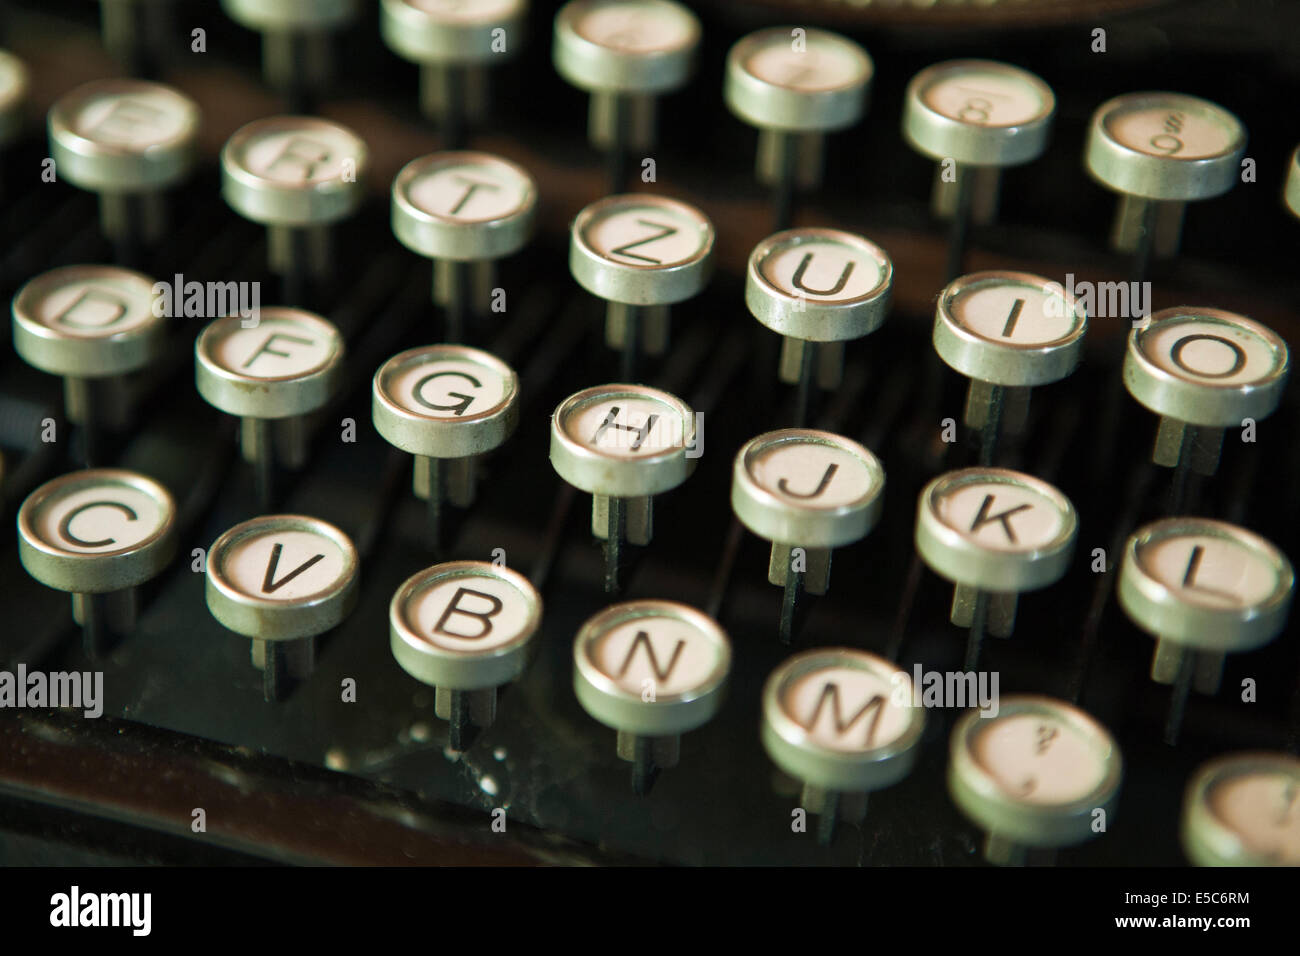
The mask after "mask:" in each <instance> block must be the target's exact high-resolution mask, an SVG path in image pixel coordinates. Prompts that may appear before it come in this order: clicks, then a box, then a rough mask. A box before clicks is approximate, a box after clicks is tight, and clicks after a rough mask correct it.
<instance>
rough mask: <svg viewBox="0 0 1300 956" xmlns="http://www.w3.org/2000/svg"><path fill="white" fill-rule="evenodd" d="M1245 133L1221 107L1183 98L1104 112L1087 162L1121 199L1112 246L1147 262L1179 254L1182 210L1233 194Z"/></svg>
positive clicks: (1118, 104)
mask: <svg viewBox="0 0 1300 956" xmlns="http://www.w3.org/2000/svg"><path fill="white" fill-rule="evenodd" d="M1245 153H1246V130H1245V128H1244V127H1243V126H1242V125H1241V123H1240V121H1238V119H1237V117H1235V116H1233V115H1232V114H1231V113H1229V112H1228V111H1227V110H1225V109H1223V107H1221V106H1216V105H1215V104H1213V103H1210V102H1207V101H1206V100H1202V99H1197V98H1196V97H1194V96H1184V95H1183V94H1181V93H1129V94H1127V95H1125V96H1118V97H1116V98H1115V99H1112V100H1108V101H1106V102H1105V103H1103V104H1102V105H1101V106H1099V107H1098V108H1097V111H1096V112H1095V113H1093V116H1092V126H1091V128H1090V129H1089V130H1088V143H1087V146H1086V147H1085V149H1084V161H1085V164H1086V165H1087V168H1088V172H1089V173H1090V174H1091V176H1092V177H1093V178H1094V179H1095V180H1097V181H1098V182H1099V183H1101V184H1102V185H1103V186H1105V187H1106V188H1107V189H1110V190H1112V191H1114V192H1117V193H1119V194H1120V196H1121V202H1120V205H1119V208H1118V210H1117V211H1116V217H1115V225H1114V229H1113V230H1112V232H1111V244H1112V245H1113V246H1114V247H1115V248H1116V249H1118V250H1120V251H1122V252H1135V253H1136V254H1137V255H1138V257H1139V264H1140V265H1141V266H1142V269H1140V270H1139V271H1143V270H1144V268H1145V263H1146V260H1147V258H1148V257H1149V256H1150V255H1151V254H1152V253H1154V254H1155V255H1158V256H1172V255H1173V254H1174V253H1175V252H1176V251H1177V249H1178V237H1179V233H1180V232H1181V230H1182V221H1183V208H1184V205H1185V204H1186V203H1187V202H1190V201H1193V200H1198V199H1210V198H1212V197H1214V196H1219V195H1222V194H1223V193H1226V192H1227V191H1228V190H1229V189H1231V188H1232V186H1233V184H1234V183H1235V182H1236V181H1237V177H1238V176H1240V175H1241V159H1242V157H1243V156H1244V155H1245Z"/></svg>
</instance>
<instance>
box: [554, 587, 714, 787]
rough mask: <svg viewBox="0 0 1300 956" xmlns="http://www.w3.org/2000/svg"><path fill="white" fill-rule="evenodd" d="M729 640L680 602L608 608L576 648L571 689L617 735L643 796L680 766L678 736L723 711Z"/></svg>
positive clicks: (632, 603)
mask: <svg viewBox="0 0 1300 956" xmlns="http://www.w3.org/2000/svg"><path fill="white" fill-rule="evenodd" d="M730 670H731V642H730V641H729V640H728V639H727V635H726V633H724V632H723V630H722V628H720V627H719V626H718V625H717V623H716V622H715V621H714V620H713V619H712V618H710V617H707V616H706V615H704V614H702V613H700V612H699V611H697V610H696V609H695V608H693V607H690V606H688V605H685V604H678V603H677V602H676V601H654V600H644V601H628V602H626V603H623V604H611V605H610V606H609V607H607V608H605V610H603V611H601V612H600V613H598V614H596V615H595V616H594V617H592V618H590V619H589V620H588V621H587V622H586V623H585V624H583V625H582V628H581V629H580V630H579V631H578V636H577V637H576V638H575V640H574V642H573V690H574V693H576V694H577V697H578V702H579V703H580V704H582V707H583V709H584V710H585V711H586V712H587V713H588V714H590V715H591V716H592V717H594V718H595V719H596V720H598V721H600V722H601V723H602V724H604V725H605V726H607V727H612V728H613V729H614V730H616V731H618V756H619V757H620V758H621V759H623V760H626V761H629V762H630V763H631V764H632V791H633V792H634V793H636V794H637V795H638V796H645V795H646V794H648V793H649V792H650V788H651V787H653V786H654V781H655V778H656V776H657V775H658V772H659V771H660V770H666V769H668V768H670V767H674V766H676V765H677V762H678V759H679V757H680V753H681V737H682V734H684V733H686V732H687V731H691V730H695V729H696V728H698V727H700V726H702V725H704V724H705V723H707V722H708V721H709V720H711V719H712V718H713V715H714V714H716V713H717V712H718V709H719V708H720V707H721V706H722V700H723V696H724V692H725V689H726V682H727V677H728V674H729V673H730Z"/></svg>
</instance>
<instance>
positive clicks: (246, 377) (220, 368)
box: [194, 308, 344, 508]
mask: <svg viewBox="0 0 1300 956" xmlns="http://www.w3.org/2000/svg"><path fill="white" fill-rule="evenodd" d="M343 350H344V349H343V337H342V336H341V335H340V334H339V331H338V329H336V328H335V327H334V326H333V325H332V324H331V323H329V322H327V321H325V320H324V319H322V318H321V317H320V316H318V315H313V314H312V313H310V312H303V311H302V310H300V309H285V308H263V309H261V310H260V313H259V315H258V317H257V318H256V319H255V320H249V319H244V318H242V317H240V316H227V317H226V318H223V319H217V320H216V321H215V322H212V323H211V324H209V325H208V326H207V327H206V328H205V329H204V330H203V331H202V332H201V333H200V334H199V337H198V340H197V341H196V342H195V344H194V360H195V382H196V384H197V386H198V390H199V394H200V395H202V396H203V398H204V399H205V400H207V402H208V403H209V404H211V405H213V406H214V407H216V408H219V409H220V410H221V411H223V412H226V413H227V414H229V415H237V416H239V418H240V419H241V427H240V447H241V449H242V451H243V455H244V460H245V461H247V462H249V463H250V464H252V465H253V466H254V467H255V469H256V473H257V483H258V495H259V498H260V499H261V501H262V507H264V508H269V507H270V506H271V502H272V500H273V498H274V491H273V483H274V467H275V447H274V446H275V442H274V441H273V436H272V421H273V420H278V421H282V422H283V424H282V425H281V426H280V427H279V430H280V432H281V439H282V445H283V449H282V457H283V459H284V463H285V464H287V465H289V466H290V467H292V468H300V467H302V465H303V464H304V463H305V462H306V458H307V430H306V426H305V423H304V421H303V416H304V415H307V414H308V413H310V412H314V411H317V410H318V409H320V408H321V407H322V406H324V405H325V403H326V402H328V401H329V400H330V398H331V397H332V396H333V394H334V391H335V389H336V388H337V386H338V381H339V376H340V374H341V372H342V363H343Z"/></svg>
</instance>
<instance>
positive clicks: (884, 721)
mask: <svg viewBox="0 0 1300 956" xmlns="http://www.w3.org/2000/svg"><path fill="white" fill-rule="evenodd" d="M915 698H916V695H915V693H914V688H913V685H912V679H911V678H910V677H908V676H907V674H906V673H905V672H904V671H902V670H900V669H899V668H898V667H897V666H895V665H894V664H891V663H890V662H889V661H887V660H885V659H884V658H881V657H877V656H876V655H874V654H868V653H866V652H865V651H856V650H850V649H849V648H844V647H831V648H818V649H817V650H813V651H806V652H804V653H802V654H796V655H795V656H794V657H791V658H790V659H789V660H787V661H786V662H785V663H783V664H782V665H781V666H780V667H778V668H777V669H776V670H774V671H773V672H772V674H771V676H770V677H768V679H767V683H766V684H765V685H764V686H763V725H762V737H763V749H764V750H766V751H767V754H768V756H769V757H771V758H772V762H773V763H775V764H776V765H777V766H778V767H779V768H780V769H781V770H782V771H783V772H784V773H787V774H789V775H790V776H792V777H794V778H795V779H796V780H799V781H800V782H801V783H803V792H802V794H801V795H800V798H799V801H800V806H801V807H802V808H803V809H804V810H806V811H807V812H809V813H815V814H817V815H818V825H817V839H818V842H819V843H821V844H823V845H826V844H829V843H830V842H831V840H832V839H833V838H834V835H835V824H836V821H838V820H844V821H846V822H851V823H856V824H859V825H861V823H862V821H863V820H864V819H865V817H866V814H867V797H868V796H869V795H870V793H871V792H872V791H874V790H883V789H884V788H885V787H889V786H892V785H893V784H895V783H898V782H899V781H900V780H902V779H903V778H904V777H906V776H907V775H908V774H909V773H910V772H911V770H912V764H913V763H915V762H916V755H917V751H918V749H919V748H918V746H917V745H918V744H919V743H920V742H921V735H922V732H923V731H924V730H925V708H923V707H921V706H920V705H919V703H918V701H917V700H916V699H915Z"/></svg>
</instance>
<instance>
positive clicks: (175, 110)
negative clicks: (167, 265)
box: [49, 80, 199, 255]
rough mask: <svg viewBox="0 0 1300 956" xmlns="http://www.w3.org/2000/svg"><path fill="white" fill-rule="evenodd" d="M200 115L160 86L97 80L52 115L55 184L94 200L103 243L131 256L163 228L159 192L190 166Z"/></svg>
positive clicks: (183, 98)
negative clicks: (81, 191)
mask: <svg viewBox="0 0 1300 956" xmlns="http://www.w3.org/2000/svg"><path fill="white" fill-rule="evenodd" d="M198 130H199V107H198V105H197V104H196V103H195V102H194V101H193V100H191V99H190V98H189V97H188V96H185V95H184V94H182V93H180V92H178V91H177V90H174V89H172V88H171V87H169V86H163V85H162V84H160V83H145V82H143V81H140V80H98V81H96V82H93V83H87V84H86V85H84V86H79V87H77V88H76V89H75V90H73V91H72V92H71V93H67V94H65V95H64V96H62V97H61V98H60V99H59V100H58V101H57V102H55V104H54V106H53V107H52V108H51V109H50V117H49V134H50V154H51V156H52V158H53V159H54V163H55V166H56V167H57V169H58V172H59V176H60V177H62V178H65V179H67V181H68V182H70V183H72V184H73V185H74V186H77V187H79V188H81V189H86V190H90V191H92V192H95V193H98V194H99V217H100V227H101V228H102V229H103V232H104V235H106V236H107V237H108V238H109V239H112V240H114V241H115V242H117V243H119V244H120V251H121V252H123V253H125V254H127V255H129V254H131V252H132V250H133V247H134V243H136V242H139V241H144V242H155V241H157V239H158V238H159V237H160V236H161V235H162V233H163V232H164V231H165V228H166V220H165V217H164V214H163V211H164V207H163V202H162V196H163V191H164V190H166V189H168V188H170V187H172V186H174V185H176V184H177V183H178V182H180V181H181V180H182V179H183V178H184V177H185V176H186V175H188V173H189V171H190V168H191V166H193V164H194V154H195V138H196V137H197V135H198Z"/></svg>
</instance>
